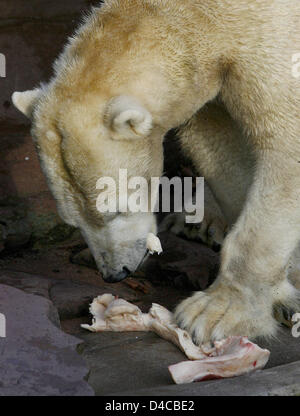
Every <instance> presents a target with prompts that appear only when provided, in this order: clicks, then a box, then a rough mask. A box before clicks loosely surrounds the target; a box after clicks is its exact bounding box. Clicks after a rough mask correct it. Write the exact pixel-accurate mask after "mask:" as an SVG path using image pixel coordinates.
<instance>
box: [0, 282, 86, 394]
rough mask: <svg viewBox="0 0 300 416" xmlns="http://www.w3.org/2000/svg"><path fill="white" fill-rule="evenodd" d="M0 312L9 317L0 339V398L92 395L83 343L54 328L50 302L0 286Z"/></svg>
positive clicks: (54, 313) (53, 312) (53, 311)
mask: <svg viewBox="0 0 300 416" xmlns="http://www.w3.org/2000/svg"><path fill="white" fill-rule="evenodd" d="M0 311H1V313H2V314H4V315H5V317H6V337H5V338H0V395H1V396H6V395H13V396H18V395H22V396H29V395H30V396H31V395H51V396H61V395H72V396H78V395H93V390H92V389H91V387H90V386H89V385H88V384H87V382H86V381H84V377H85V376H86V375H87V373H88V368H87V367H86V365H85V364H84V361H83V360H82V358H81V357H80V356H79V355H78V353H77V352H76V347H77V345H78V344H79V343H80V341H79V340H78V339H76V338H75V337H73V336H70V335H67V334H65V333H64V332H62V331H61V330H60V329H59V328H58V327H57V326H56V325H54V323H53V322H52V321H53V316H55V315H56V311H55V309H54V310H53V305H52V304H51V302H50V301H48V300H47V299H44V298H42V297H40V296H35V295H31V294H27V293H25V292H23V291H21V290H19V289H15V288H13V287H10V286H6V285H0ZM51 317H52V318H51ZM49 318H51V319H52V320H51V319H49ZM55 321H56V322H55V323H56V324H57V319H55Z"/></svg>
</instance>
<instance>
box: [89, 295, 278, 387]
mask: <svg viewBox="0 0 300 416" xmlns="http://www.w3.org/2000/svg"><path fill="white" fill-rule="evenodd" d="M90 312H91V314H92V315H93V322H92V325H86V324H83V325H81V326H82V328H85V329H88V330H89V331H92V332H102V331H116V332H123V331H153V332H155V333H156V334H157V335H159V336H160V337H162V338H164V339H166V340H168V341H170V342H172V343H173V344H175V345H176V346H177V347H178V348H180V349H181V351H183V352H184V353H185V355H186V356H187V357H188V358H189V359H190V360H192V361H183V362H180V363H178V364H175V365H171V366H169V371H170V374H171V377H172V378H173V380H174V382H175V383H176V384H184V383H192V382H194V381H201V380H207V379H213V378H227V377H233V376H237V375H241V374H245V373H248V372H250V371H253V370H257V369H261V368H263V367H264V366H265V365H266V363H267V361H268V359H269V355H270V352H269V351H268V350H264V349H262V348H260V347H259V346H257V345H256V344H254V343H252V342H250V341H249V340H248V338H247V337H242V336H234V337H229V338H226V339H224V340H222V341H216V342H215V343H214V346H213V347H212V346H211V345H201V346H197V345H195V344H194V343H193V341H192V339H191V337H190V335H189V333H188V332H187V331H184V330H183V329H181V328H179V327H178V326H177V325H176V323H175V322H174V319H173V314H172V313H171V312H170V311H168V310H167V309H166V308H164V307H163V306H161V305H158V304H156V303H153V304H152V307H151V309H150V311H149V313H143V312H142V311H141V310H140V309H139V308H138V307H137V306H136V305H132V304H131V303H129V302H127V301H126V300H124V299H118V298H116V297H115V296H113V295H108V294H105V295H102V296H98V297H97V298H95V299H94V301H93V302H92V304H91V305H90Z"/></svg>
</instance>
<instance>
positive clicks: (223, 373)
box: [169, 336, 270, 384]
mask: <svg viewBox="0 0 300 416" xmlns="http://www.w3.org/2000/svg"><path fill="white" fill-rule="evenodd" d="M211 355H215V356H213V357H207V358H204V359H203V360H197V361H182V362H181V363H178V364H174V365H170V366H169V371H170V373H171V376H172V378H173V380H174V382H175V383H176V384H184V383H192V382H193V381H203V380H211V379H216V378H227V377H234V376H239V375H241V374H246V373H249V372H250V371H253V370H258V369H262V368H263V367H264V366H265V365H266V363H267V362H268V359H269V356H270V351H268V350H264V349H262V348H260V347H259V346H258V345H256V344H254V343H252V342H250V341H249V340H248V338H247V337H237V336H235V337H229V338H227V339H225V340H223V341H220V342H215V351H214V353H213V354H211Z"/></svg>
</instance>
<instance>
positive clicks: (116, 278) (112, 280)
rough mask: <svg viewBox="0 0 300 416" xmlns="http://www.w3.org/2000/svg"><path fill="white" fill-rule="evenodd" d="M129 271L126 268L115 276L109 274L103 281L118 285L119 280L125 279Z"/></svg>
mask: <svg viewBox="0 0 300 416" xmlns="http://www.w3.org/2000/svg"><path fill="white" fill-rule="evenodd" d="M130 273H131V271H130V270H129V269H128V268H127V267H125V266H124V267H123V270H122V271H121V272H119V273H118V274H117V275H113V274H111V275H110V276H108V277H106V278H105V279H104V280H105V282H107V283H118V282H121V280H124V279H126V277H128V276H129V275H130Z"/></svg>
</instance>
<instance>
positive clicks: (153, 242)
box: [147, 233, 163, 254]
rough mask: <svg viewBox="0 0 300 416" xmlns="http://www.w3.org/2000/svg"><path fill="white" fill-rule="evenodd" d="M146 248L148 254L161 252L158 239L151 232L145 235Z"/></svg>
mask: <svg viewBox="0 0 300 416" xmlns="http://www.w3.org/2000/svg"><path fill="white" fill-rule="evenodd" d="M147 249H148V250H149V252H150V254H154V253H157V254H161V253H162V251H163V250H162V247H161V242H160V239H159V238H158V237H157V236H156V235H154V234H152V233H149V234H148V236H147Z"/></svg>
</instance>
